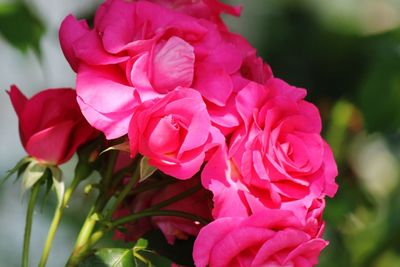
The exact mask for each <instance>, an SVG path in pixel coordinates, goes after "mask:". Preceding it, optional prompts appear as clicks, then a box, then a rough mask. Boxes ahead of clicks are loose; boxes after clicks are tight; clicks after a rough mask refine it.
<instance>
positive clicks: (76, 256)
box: [66, 151, 118, 266]
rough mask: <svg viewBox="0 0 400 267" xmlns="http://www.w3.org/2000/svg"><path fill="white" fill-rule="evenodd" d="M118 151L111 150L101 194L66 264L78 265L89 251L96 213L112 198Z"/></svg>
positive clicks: (101, 185)
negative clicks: (111, 190) (110, 189)
mask: <svg viewBox="0 0 400 267" xmlns="http://www.w3.org/2000/svg"><path fill="white" fill-rule="evenodd" d="M117 157H118V152H117V151H111V152H110V156H109V159H108V164H107V167H106V170H105V171H104V175H103V179H102V180H101V182H100V194H99V196H98V197H97V199H96V201H95V203H94V205H93V206H92V208H91V209H90V211H89V213H88V215H87V217H86V219H85V222H84V223H83V226H82V228H81V231H80V232H79V234H78V238H77V239H76V242H75V245H74V248H73V250H72V253H71V255H70V257H69V259H68V262H67V265H66V266H76V265H77V264H78V263H79V261H80V259H81V258H82V256H84V255H85V254H86V252H87V249H88V248H87V247H86V246H85V244H86V243H87V242H88V240H89V238H90V236H91V235H92V232H93V229H94V228H95V226H96V222H97V220H98V219H97V218H95V216H94V215H95V214H98V213H99V212H101V211H102V210H103V209H104V207H105V206H106V205H107V202H108V201H109V199H110V198H111V196H112V195H111V194H109V192H107V189H108V187H109V186H110V184H111V182H112V177H113V171H114V166H115V163H116V161H117Z"/></svg>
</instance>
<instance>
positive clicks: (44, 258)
mask: <svg viewBox="0 0 400 267" xmlns="http://www.w3.org/2000/svg"><path fill="white" fill-rule="evenodd" d="M80 181H82V178H81V177H80V176H79V175H76V176H75V178H74V179H73V181H72V183H71V185H70V186H69V187H68V188H67V190H66V191H65V194H64V197H63V199H62V203H61V204H60V205H58V206H57V209H56V212H55V213H54V217H53V220H52V222H51V225H50V228H49V232H48V234H47V239H46V242H45V245H44V248H43V253H42V257H41V258H40V262H39V265H38V266H39V267H44V266H46V263H47V259H48V257H49V253H50V250H51V246H52V243H53V240H54V237H55V235H56V232H57V229H58V226H59V225H60V221H61V217H62V216H63V213H64V209H65V208H66V207H67V205H68V202H69V200H70V199H71V196H72V193H73V192H74V191H75V189H76V188H77V186H78V185H79V183H80Z"/></svg>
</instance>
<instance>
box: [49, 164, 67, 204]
mask: <svg viewBox="0 0 400 267" xmlns="http://www.w3.org/2000/svg"><path fill="white" fill-rule="evenodd" d="M49 168H50V171H51V174H52V178H53V185H54V189H55V191H56V195H57V200H58V205H61V204H62V200H63V198H64V191H65V185H64V181H63V179H62V172H61V170H60V169H59V168H58V167H56V166H50V167H49Z"/></svg>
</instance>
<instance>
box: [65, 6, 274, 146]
mask: <svg viewBox="0 0 400 267" xmlns="http://www.w3.org/2000/svg"><path fill="white" fill-rule="evenodd" d="M156 2H160V3H161V4H162V5H160V4H155V3H151V2H149V1H133V2H132V1H131V2H129V1H123V0H108V1H106V2H105V3H104V4H102V5H101V6H100V7H99V8H98V10H97V12H96V15H95V19H94V28H93V29H90V28H89V27H88V25H87V23H86V22H85V21H78V20H76V19H75V18H74V17H73V16H71V15H70V16H68V17H66V18H65V20H64V21H63V23H62V25H61V28H60V43H61V47H62V49H63V52H64V54H65V56H66V58H67V60H68V61H69V63H70V65H71V66H72V68H73V69H74V70H75V71H76V72H77V84H76V87H77V94H78V103H79V105H80V107H81V110H82V113H83V114H84V116H85V117H86V119H87V120H88V121H89V123H90V124H91V125H92V126H94V127H95V128H97V129H99V130H101V131H102V132H104V133H105V135H106V137H107V138H108V139H113V138H117V137H120V136H123V135H125V134H126V133H127V132H128V125H129V121H130V119H131V114H132V110H133V109H134V108H135V107H136V106H137V105H138V104H140V103H142V102H144V101H147V100H153V99H156V98H160V97H163V96H164V95H165V94H167V93H168V92H170V91H172V90H174V89H175V88H177V87H181V88H188V87H190V88H193V89H195V90H197V91H199V92H200V93H201V95H202V97H203V98H204V99H205V101H206V103H207V105H210V109H211V110H212V111H210V114H211V120H212V121H213V122H215V123H216V124H217V125H221V126H222V127H225V128H228V129H231V128H234V127H236V126H238V121H237V119H236V118H231V117H232V116H231V117H228V116H223V115H221V114H220V110H219V109H221V108H224V107H226V106H227V105H228V102H229V100H230V99H234V98H232V95H235V94H236V93H237V92H238V91H240V90H241V89H242V88H243V87H244V86H245V85H246V84H247V83H248V82H249V81H256V82H260V83H263V82H264V81H265V80H267V79H268V78H269V77H270V76H271V72H270V69H269V68H268V67H267V66H266V65H265V64H264V63H263V62H262V61H261V60H260V59H259V58H258V57H257V56H256V50H255V49H254V48H252V47H251V46H250V45H249V44H248V42H247V41H246V40H244V39H243V38H242V37H241V36H239V35H236V34H233V33H230V32H228V31H226V30H225V29H221V27H220V25H219V24H217V23H215V22H213V21H212V19H211V20H209V19H210V18H209V17H208V15H207V16H206V15H205V17H202V16H200V18H199V17H195V16H191V14H192V13H195V12H190V11H193V10H194V9H195V8H194V7H195V6H200V9H202V10H206V11H207V10H208V9H207V8H209V10H208V11H207V12H208V13H209V14H214V15H212V17H215V16H216V15H215V14H219V13H220V12H221V11H224V10H225V11H227V12H230V13H232V12H233V10H230V8H227V6H225V5H223V4H221V3H219V2H217V1H213V0H204V1H190V3H189V1H175V2H173V3H174V4H165V1H162V0H160V1H156ZM187 5H189V6H187ZM192 8H194V9H192ZM229 10H230V11H229ZM186 12H187V13H186ZM207 12H205V13H207ZM231 102H232V101H231ZM227 110H232V109H231V108H228V109H227ZM226 113H227V114H228V113H229V112H228V111H227V112H226ZM214 116H215V119H214Z"/></svg>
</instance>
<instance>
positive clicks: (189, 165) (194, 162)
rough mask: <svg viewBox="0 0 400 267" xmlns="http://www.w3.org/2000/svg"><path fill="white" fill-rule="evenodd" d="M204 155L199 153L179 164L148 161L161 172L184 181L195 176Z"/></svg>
mask: <svg viewBox="0 0 400 267" xmlns="http://www.w3.org/2000/svg"><path fill="white" fill-rule="evenodd" d="M204 157H205V153H200V154H199V155H197V156H196V157H195V158H193V159H191V160H188V161H185V162H181V163H172V162H171V163H170V164H168V163H167V162H166V161H165V160H163V161H162V162H161V163H158V162H156V161H154V160H152V159H150V160H149V164H150V165H153V166H155V167H157V168H159V169H160V170H161V171H162V172H164V173H166V174H168V175H171V176H173V177H175V178H178V179H181V180H186V179H189V178H191V177H192V176H193V175H195V174H196V173H197V172H198V171H199V170H200V167H201V164H203V162H204Z"/></svg>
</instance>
